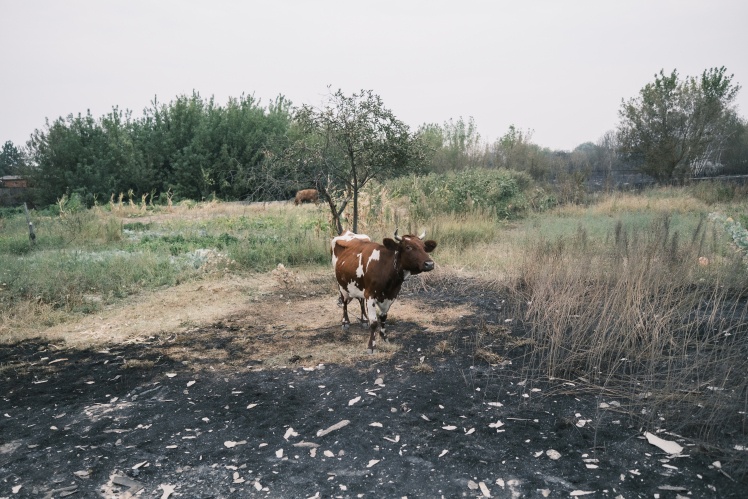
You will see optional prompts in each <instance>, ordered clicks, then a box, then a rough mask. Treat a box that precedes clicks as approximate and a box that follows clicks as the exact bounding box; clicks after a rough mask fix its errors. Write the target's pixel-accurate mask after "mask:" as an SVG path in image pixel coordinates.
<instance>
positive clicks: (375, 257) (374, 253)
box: [366, 249, 380, 272]
mask: <svg viewBox="0 0 748 499" xmlns="http://www.w3.org/2000/svg"><path fill="white" fill-rule="evenodd" d="M379 254H380V253H379V250H378V249H375V250H374V251H372V252H371V256H370V257H369V260H368V261H367V262H366V270H367V272H368V270H369V264H370V263H371V262H372V261H375V262H377V261H379Z"/></svg>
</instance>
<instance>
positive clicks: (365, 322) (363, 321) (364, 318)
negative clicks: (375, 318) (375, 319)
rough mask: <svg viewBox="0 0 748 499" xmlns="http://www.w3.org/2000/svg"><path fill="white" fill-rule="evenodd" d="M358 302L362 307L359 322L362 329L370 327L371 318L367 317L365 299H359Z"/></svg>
mask: <svg viewBox="0 0 748 499" xmlns="http://www.w3.org/2000/svg"><path fill="white" fill-rule="evenodd" d="M358 302H359V304H360V305H361V318H360V319H359V321H360V322H361V327H366V326H368V325H369V318H368V317H367V315H366V305H365V304H364V299H363V298H359V299H358Z"/></svg>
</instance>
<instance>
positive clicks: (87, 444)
mask: <svg viewBox="0 0 748 499" xmlns="http://www.w3.org/2000/svg"><path fill="white" fill-rule="evenodd" d="M414 288H415V287H414ZM453 291H454V287H453V286H450V285H444V286H441V287H440V288H437V289H432V290H431V291H430V292H429V293H425V292H424V291H423V289H422V288H420V289H411V290H410V291H409V292H406V293H404V294H403V295H402V296H401V298H400V300H399V301H398V303H396V304H395V305H394V306H393V308H392V310H391V313H390V320H391V322H392V325H391V326H392V327H391V328H390V330H391V332H392V340H393V343H395V344H396V345H398V346H399V348H394V349H392V350H391V351H390V352H388V353H387V354H386V355H385V354H377V355H375V356H371V357H366V356H363V357H362V358H361V359H356V360H354V361H352V362H347V363H340V364H337V365H335V364H329V363H327V364H322V363H319V362H318V359H316V358H314V355H312V356H311V357H310V356H309V355H304V354H303V350H299V352H301V355H299V354H296V353H293V354H292V352H288V354H287V355H286V357H285V358H286V360H287V362H286V366H280V365H273V366H272V367H270V366H268V365H267V363H266V362H264V361H263V359H262V355H261V353H262V352H263V351H264V350H263V349H262V348H261V346H262V344H270V343H272V342H274V341H275V340H276V339H277V337H276V336H274V335H273V334H269V333H268V329H267V328H266V329H262V328H258V327H256V326H257V324H256V317H255V318H253V317H252V316H251V314H249V315H247V316H242V315H235V316H231V317H227V318H226V319H225V320H222V321H219V322H216V323H214V324H213V325H211V326H210V327H199V328H193V329H192V330H190V331H188V332H185V333H179V334H171V333H169V332H161V333H156V334H154V335H152V336H149V337H147V338H142V339H141V340H139V341H131V342H126V343H120V344H110V345H106V346H104V347H101V346H98V345H97V346H93V347H90V348H72V347H69V346H66V343H63V342H59V341H57V342H54V341H50V340H42V339H36V340H27V341H23V342H20V343H16V344H12V345H2V346H0V498H5V497H8V498H10V497H13V498H15V497H67V496H71V497H132V496H138V497H187V498H208V497H215V498H223V497H273V498H307V497H343V498H347V497H351V498H354V497H364V498H375V497H376V498H382V497H386V498H389V497H397V498H400V497H411V498H413V497H428V498H431V497H487V496H491V497H569V496H584V497H610V498H616V497H625V498H631V497H649V498H652V497H660V498H675V497H699V498H702V497H745V494H744V487H745V486H746V482H745V480H744V479H743V481H741V478H740V477H729V476H728V475H729V473H727V471H726V469H724V468H723V469H719V468H718V467H715V466H714V465H713V463H714V462H715V461H717V460H719V458H720V456H719V455H717V454H714V453H711V452H709V451H708V450H707V449H706V448H705V447H703V446H701V445H696V444H695V442H694V441H691V440H689V439H687V438H683V437H679V436H677V435H673V434H669V433H667V432H663V433H661V434H660V436H661V437H662V438H664V439H666V440H671V441H677V442H678V443H679V444H681V445H682V446H684V448H685V450H684V451H683V452H682V454H681V456H678V457H672V456H668V455H667V454H666V453H665V452H664V451H662V450H660V448H658V447H656V446H654V445H651V444H649V443H648V442H647V441H646V440H645V439H644V438H643V436H642V431H641V428H639V427H638V426H637V425H636V424H635V422H634V420H633V419H632V418H630V417H629V416H628V415H627V414H625V413H623V412H619V408H617V406H616V404H615V400H612V399H601V398H599V397H592V396H589V397H585V396H581V395H579V394H576V395H575V394H573V393H564V392H563V391H562V390H559V389H554V387H550V386H534V387H532V388H531V387H530V386H528V385H527V384H526V383H523V381H522V377H521V374H520V372H521V371H520V369H519V364H520V363H521V357H522V355H523V354H524V353H525V348H527V346H522V342H521V341H506V338H507V337H506V334H504V333H506V332H507V331H506V330H505V327H504V321H505V320H506V319H507V317H506V315H504V312H503V311H502V310H501V305H500V303H501V299H500V297H498V296H496V295H493V294H490V293H483V294H481V292H479V290H474V291H475V292H461V293H459V296H455V293H454V292H453ZM286 298H288V296H286ZM286 298H283V299H284V300H285V299H286ZM418 300H420V301H421V302H422V303H426V304H428V306H429V307H431V308H432V309H433V310H439V309H445V310H447V309H452V308H455V307H459V306H463V305H465V304H466V303H468V304H469V305H471V306H473V308H472V310H473V313H472V314H468V315H460V316H458V317H455V318H454V320H453V323H452V324H451V326H452V327H442V328H436V327H433V328H424V326H423V324H422V323H421V322H420V321H417V320H401V321H398V320H397V317H398V310H399V308H398V307H399V306H402V303H401V301H402V302H404V303H407V302H408V301H410V302H411V303H414V302H415V301H418ZM329 302H330V303H331V304H333V303H334V298H330V300H329ZM332 306H333V307H334V305H332ZM335 313H336V314H337V311H336V312H335ZM253 321H254V322H253ZM338 329H339V326H333V325H331V326H329V327H324V328H317V329H315V330H314V331H311V334H312V336H311V341H317V342H319V341H330V342H343V343H345V342H348V343H351V344H353V345H354V346H355V348H356V349H357V350H358V349H360V350H361V351H363V350H364V349H365V346H366V338H365V333H364V332H363V331H360V330H358V329H357V328H355V327H352V328H351V332H350V334H349V335H348V336H342V334H341V333H340V332H339V331H338ZM492 330H493V331H495V332H499V333H501V334H504V336H503V338H504V340H502V341H501V342H499V341H495V342H493V343H492V342H491V341H484V342H483V343H481V347H482V348H481V349H478V348H477V345H476V341H477V336H478V335H479V334H484V333H485V331H489V332H490V331H492ZM287 333H288V331H287ZM285 336H288V334H286V335H285ZM500 336H501V335H500V334H498V333H497V338H498V337H500ZM237 338H241V340H242V341H237ZM186 351H189V352H192V355H191V356H186V355H185V353H184V352H186ZM219 351H220V352H223V354H224V355H223V357H221V358H220V359H219V358H217V357H216V352H219ZM294 351H295V350H294ZM492 355H494V356H492ZM601 402H605V403H606V404H607V405H608V406H609V407H608V408H606V409H601V408H600V403H601ZM728 469H729V468H728ZM172 491H173V492H172Z"/></svg>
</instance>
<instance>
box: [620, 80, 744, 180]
mask: <svg viewBox="0 0 748 499" xmlns="http://www.w3.org/2000/svg"><path fill="white" fill-rule="evenodd" d="M725 72H726V69H725V68H724V67H721V68H711V69H708V70H705V71H704V72H703V73H702V74H701V76H700V77H699V78H695V77H686V78H685V79H684V80H682V81H681V80H680V79H679V77H678V72H677V70H673V72H672V73H671V74H670V75H666V74H665V73H664V71H663V70H660V73H659V74H656V75H655V81H654V82H653V83H648V84H647V85H645V86H644V88H642V89H641V90H640V91H639V96H638V97H636V98H632V99H630V100H629V101H628V102H626V101H622V104H621V109H620V111H619V116H620V118H621V122H620V123H619V125H618V140H619V143H620V150H621V152H622V153H623V154H624V156H625V157H626V158H628V159H631V160H634V161H635V162H636V163H637V164H638V165H639V169H640V171H641V172H642V173H646V174H647V175H650V176H652V177H653V178H654V179H655V180H657V181H658V182H666V181H672V180H683V179H684V178H685V176H686V175H687V174H689V173H691V172H692V171H693V170H694V169H698V168H699V166H700V165H704V164H705V163H707V162H711V163H716V162H718V161H719V157H720V154H721V152H722V150H723V148H724V144H725V142H726V140H727V139H728V136H729V131H730V130H731V129H733V128H734V127H730V126H729V125H730V124H731V123H732V122H733V120H734V119H735V116H736V111H735V109H734V107H733V101H734V100H735V97H736V96H737V93H738V91H739V90H740V85H738V84H734V83H733V81H732V80H733V75H729V76H728V75H726V73H725Z"/></svg>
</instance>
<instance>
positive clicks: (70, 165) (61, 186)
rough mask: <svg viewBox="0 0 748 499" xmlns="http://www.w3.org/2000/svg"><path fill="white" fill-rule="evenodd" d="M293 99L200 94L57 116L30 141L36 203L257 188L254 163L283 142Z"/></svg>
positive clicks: (228, 195) (235, 195) (227, 195)
mask: <svg viewBox="0 0 748 499" xmlns="http://www.w3.org/2000/svg"><path fill="white" fill-rule="evenodd" d="M290 123H291V103H290V102H289V101H288V100H286V99H284V98H283V97H278V98H277V99H276V100H275V101H273V102H271V103H270V104H268V105H267V106H262V105H261V104H260V102H259V101H258V100H256V99H255V98H254V97H252V96H242V97H240V98H238V99H234V98H232V99H229V101H228V103H227V104H226V105H225V106H221V105H218V104H216V102H215V101H214V99H213V98H211V99H207V100H206V99H203V98H202V97H201V96H200V95H199V94H196V93H195V94H193V95H191V96H180V97H177V98H176V99H175V100H173V101H172V102H170V103H168V104H159V103H157V102H155V101H154V102H153V103H152V104H151V106H150V107H149V108H147V109H145V110H144V113H143V115H142V116H141V117H138V118H134V117H133V116H132V113H131V112H130V111H121V110H120V109H118V108H114V109H112V111H111V112H110V113H108V114H106V115H104V116H102V117H100V118H94V117H93V116H92V115H91V113H90V112H89V113H87V114H86V115H80V114H79V115H78V116H73V115H70V116H68V117H66V118H58V119H57V120H55V121H54V122H52V123H49V122H47V126H46V127H45V129H43V130H36V131H35V132H34V133H33V135H32V136H31V139H30V140H29V142H28V146H27V151H26V154H27V161H28V163H29V167H28V168H26V173H27V175H28V177H29V178H30V180H31V182H32V185H33V191H34V194H35V199H34V201H35V202H36V204H37V205H41V206H43V205H48V204H51V203H54V202H55V201H56V200H57V199H58V198H59V197H61V196H62V195H63V194H68V195H73V194H77V195H79V196H80V197H81V199H82V200H83V201H84V202H86V203H87V204H88V205H92V204H93V203H94V202H104V203H105V202H107V201H108V200H109V199H110V196H112V195H115V196H117V195H118V194H119V193H125V194H127V193H130V195H133V194H134V195H135V196H137V197H138V198H140V197H141V196H143V195H149V196H152V197H158V196H163V195H164V194H166V193H168V194H169V196H174V197H175V199H195V200H200V199H205V198H207V197H209V196H213V195H215V196H216V197H218V198H221V199H240V198H243V197H247V196H248V195H251V194H252V193H253V192H256V191H258V190H260V189H261V184H262V181H261V179H258V178H257V175H258V165H261V164H262V163H263V162H264V161H265V160H266V159H267V158H268V157H271V156H273V155H274V154H276V153H277V152H278V151H282V150H283V149H284V148H285V147H286V144H287V140H288V136H289V128H290Z"/></svg>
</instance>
